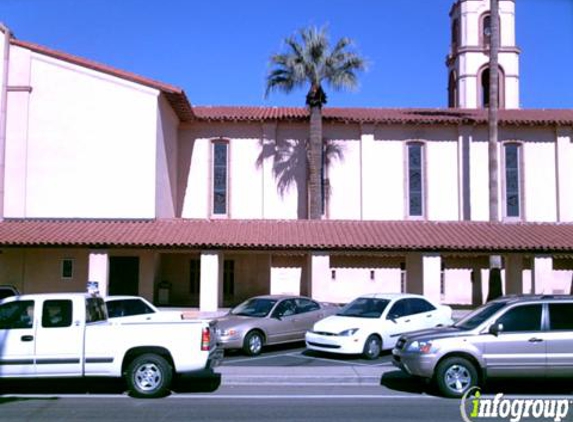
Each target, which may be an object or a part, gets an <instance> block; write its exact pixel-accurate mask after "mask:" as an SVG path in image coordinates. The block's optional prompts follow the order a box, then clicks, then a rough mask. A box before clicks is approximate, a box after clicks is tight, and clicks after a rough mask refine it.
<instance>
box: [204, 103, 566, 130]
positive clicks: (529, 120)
mask: <svg viewBox="0 0 573 422" xmlns="http://www.w3.org/2000/svg"><path fill="white" fill-rule="evenodd" d="M193 110H194V112H195V116H196V117H197V119H198V120H204V121H239V122H249V121H251V122H259V121H268V120H284V121H308V119H309V112H308V109H306V108H304V107H254V106H253V107H250V106H237V107H234V106H210V107H209V106H195V107H193ZM323 118H324V121H325V122H339V123H377V124H443V125H459V124H486V123H487V110H485V109H481V110H478V109H453V108H356V107H354V108H339V107H325V108H324V110H323ZM499 123H500V125H502V126H503V125H507V126H517V125H552V126H553V125H555V126H572V125H573V109H563V110H562V109H518V110H506V109H502V110H499Z"/></svg>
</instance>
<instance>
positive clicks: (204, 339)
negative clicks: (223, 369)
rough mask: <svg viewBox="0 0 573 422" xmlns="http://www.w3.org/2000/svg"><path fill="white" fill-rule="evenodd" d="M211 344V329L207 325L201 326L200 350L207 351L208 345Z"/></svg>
mask: <svg viewBox="0 0 573 422" xmlns="http://www.w3.org/2000/svg"><path fill="white" fill-rule="evenodd" d="M210 344H211V330H209V327H205V328H203V332H202V333H201V350H202V351H204V352H205V351H209V345H210Z"/></svg>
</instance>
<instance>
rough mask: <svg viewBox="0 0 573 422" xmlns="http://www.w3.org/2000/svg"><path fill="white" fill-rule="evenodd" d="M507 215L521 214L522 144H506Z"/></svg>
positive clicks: (516, 215) (518, 215) (517, 215)
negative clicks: (520, 164)
mask: <svg viewBox="0 0 573 422" xmlns="http://www.w3.org/2000/svg"><path fill="white" fill-rule="evenodd" d="M504 149H505V215H506V216H507V217H520V216H521V206H520V205H521V195H520V190H521V189H520V186H521V172H520V168H519V167H520V166H519V163H520V154H519V152H520V145H519V144H506V145H505V148H504Z"/></svg>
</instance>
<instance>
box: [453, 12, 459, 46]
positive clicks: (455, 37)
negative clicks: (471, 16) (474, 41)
mask: <svg viewBox="0 0 573 422" xmlns="http://www.w3.org/2000/svg"><path fill="white" fill-rule="evenodd" d="M459 33H460V24H459V21H458V20H457V19H454V21H453V22H452V54H453V53H455V52H456V50H457V49H458V46H459V43H460V40H459Z"/></svg>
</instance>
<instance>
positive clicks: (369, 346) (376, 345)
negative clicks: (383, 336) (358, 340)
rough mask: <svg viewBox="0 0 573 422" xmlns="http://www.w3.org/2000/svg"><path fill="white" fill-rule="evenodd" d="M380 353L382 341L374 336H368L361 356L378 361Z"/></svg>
mask: <svg viewBox="0 0 573 422" xmlns="http://www.w3.org/2000/svg"><path fill="white" fill-rule="evenodd" d="M381 351H382V341H381V340H380V338H379V337H378V336H375V335H374V334H372V335H370V336H369V337H368V338H367V339H366V343H364V351H363V352H362V355H363V356H364V357H365V358H366V359H369V360H372V359H378V356H380V352H381Z"/></svg>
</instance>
